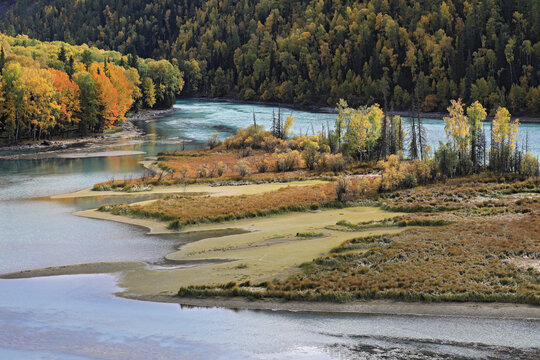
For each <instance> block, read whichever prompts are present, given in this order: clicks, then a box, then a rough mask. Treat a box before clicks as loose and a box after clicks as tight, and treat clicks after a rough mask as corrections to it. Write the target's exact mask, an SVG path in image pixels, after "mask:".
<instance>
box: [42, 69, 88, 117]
mask: <svg viewBox="0 0 540 360" xmlns="http://www.w3.org/2000/svg"><path fill="white" fill-rule="evenodd" d="M49 71H50V72H51V73H52V74H53V75H54V79H53V85H54V87H55V88H56V91H58V94H59V99H58V104H59V105H60V114H61V115H60V122H59V124H61V125H63V124H65V123H67V124H71V123H78V122H79V118H78V117H77V116H76V114H77V113H78V112H79V111H80V110H81V101H80V94H81V91H80V89H79V86H78V85H77V84H75V83H74V82H73V81H72V80H70V78H69V76H68V74H66V73H65V72H63V71H60V70H56V69H52V68H50V69H49Z"/></svg>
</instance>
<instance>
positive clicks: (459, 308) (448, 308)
mask: <svg viewBox="0 0 540 360" xmlns="http://www.w3.org/2000/svg"><path fill="white" fill-rule="evenodd" d="M341 211H343V210H338V211H337V212H338V213H339V212H341ZM74 214H75V215H78V216H84V217H89V218H96V219H101V220H107V221H115V222H121V223H125V224H130V225H134V226H140V227H143V228H146V229H148V230H149V234H160V233H161V234H167V233H168V234H170V233H176V234H180V235H181V234H182V233H184V234H185V233H197V232H204V231H207V232H211V231H218V230H217V229H224V228H244V229H247V230H251V231H250V232H249V234H251V235H250V236H249V237H250V239H249V242H250V243H251V242H252V241H253V240H254V238H253V236H256V235H255V234H257V233H260V232H261V230H262V229H261V228H260V225H259V226H256V227H255V228H252V225H251V224H253V223H258V222H259V223H260V222H269V221H270V222H272V224H274V225H275V223H274V221H275V220H276V219H278V218H281V219H282V220H283V219H284V218H285V217H287V215H284V217H281V216H279V217H277V218H266V219H265V218H261V219H258V220H257V219H248V220H240V221H234V222H230V223H225V224H204V225H195V226H190V227H189V228H188V229H185V230H184V231H181V232H179V231H171V230H169V229H167V228H166V224H164V223H163V222H160V221H157V220H155V219H136V218H130V217H126V216H119V215H112V214H109V213H101V212H97V211H96V210H86V211H81V212H77V213H74ZM327 214H329V212H327V213H325V214H324V215H325V216H324V217H326V215H327ZM285 220H286V219H285ZM298 220H299V219H296V221H298ZM334 221H335V220H334ZM272 224H268V226H274V225H272ZM258 227H259V228H258ZM253 231H254V232H253ZM294 231H296V229H295V230H294ZM294 231H292V233H294ZM267 235H271V234H267ZM232 236H241V235H232ZM347 236H348V235H347ZM264 239H265V240H264V242H268V236H264ZM314 241H317V242H319V241H320V239H319V240H314ZM340 241H341V240H340ZM204 242H207V243H210V245H211V246H210V247H209V248H212V247H216V246H217V245H218V244H220V242H221V240H220V238H215V237H206V236H205V237H204V238H201V239H199V240H195V241H194V242H188V243H186V244H184V245H182V246H181V247H180V248H177V250H176V251H175V252H172V253H169V254H167V255H165V256H164V259H165V260H169V261H172V262H179V261H191V262H195V261H199V262H200V265H198V266H195V267H191V268H184V269H168V270H158V271H156V270H153V269H152V268H151V264H147V263H145V262H140V261H124V262H99V263H85V264H77V265H67V266H66V265H64V266H55V267H48V268H44V269H34V270H23V271H18V272H13V273H10V274H2V275H0V278H3V279H17V278H18V279H20V278H34V277H47V276H61V275H77V274H117V275H119V277H118V279H117V284H118V286H119V287H121V288H122V290H121V291H119V292H117V293H114V295H115V296H119V297H123V298H127V299H132V300H139V301H151V302H164V303H176V304H179V305H180V306H188V307H206V308H212V307H221V308H227V309H233V310H252V311H278V312H300V313H314V314H325V313H326V314H328V313H330V314H353V315H392V316H393V315H396V316H399V315H402V316H405V315H406V316H439V317H445V316H448V317H484V318H505V319H521V320H526V319H532V320H534V321H540V306H536V305H529V304H519V303H478V302H463V303H462V302H436V303H425V302H400V301H393V300H368V301H353V302H346V303H337V302H309V301H283V300H278V299H267V300H255V301H252V300H249V299H247V298H242V297H233V298H225V297H210V298H190V297H178V296H177V295H176V292H177V289H178V288H179V287H180V286H183V285H189V283H191V282H194V283H199V282H200V281H203V282H205V281H206V282H207V280H208V279H205V278H204V276H203V277H202V278H199V279H194V278H196V277H197V276H201V272H204V273H206V276H208V275H209V274H210V275H211V274H214V276H217V274H221V273H222V272H229V274H227V277H230V276H231V274H232V273H231V271H233V272H236V273H237V274H238V273H241V272H242V271H243V270H238V267H237V266H236V265H237V263H238V261H241V262H242V263H249V260H248V258H246V257H245V256H239V257H235V256H231V257H229V258H228V259H229V260H228V261H227V262H217V263H215V264H211V263H210V262H211V261H212V260H219V259H221V260H223V259H224V258H223V255H226V254H227V251H235V250H234V249H233V250H224V251H225V252H224V253H223V254H221V253H220V254H216V255H215V256H213V255H211V254H200V255H197V254H190V253H189V251H188V250H187V248H189V247H191V248H192V250H198V248H197V247H201V246H203V245H202V244H203V243H204ZM278 242H281V240H279V241H278ZM248 245H249V247H251V245H250V244H248ZM277 245H278V246H280V244H279V243H278V244H277ZM332 246H333V245H332ZM203 247H204V246H203ZM206 247H208V246H206ZM329 247H331V246H329ZM193 248H194V249H193ZM321 250H322V249H321ZM220 251H221V250H220ZM230 254H233V253H229V255H230ZM233 255H234V254H233ZM313 255H314V254H313ZM310 257H311V255H310ZM251 264H253V263H250V268H251V267H252V266H253V265H251ZM279 267H281V266H279ZM216 271H218V272H216ZM287 273H288V272H287ZM197 274H198V275H197ZM282 275H283V274H282ZM218 277H219V276H218ZM212 279H214V280H215V281H218V280H222V279H217V278H214V277H212Z"/></svg>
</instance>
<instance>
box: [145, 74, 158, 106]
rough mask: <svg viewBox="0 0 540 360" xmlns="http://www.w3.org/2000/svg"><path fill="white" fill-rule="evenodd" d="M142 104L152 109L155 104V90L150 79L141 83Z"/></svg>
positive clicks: (147, 78)
mask: <svg viewBox="0 0 540 360" xmlns="http://www.w3.org/2000/svg"><path fill="white" fill-rule="evenodd" d="M142 89H143V91H142V92H143V98H144V103H145V104H146V106H148V107H149V108H152V107H153V106H154V104H155V103H156V89H155V86H154V82H153V81H152V78H150V77H146V78H145V79H144V81H143V83H142Z"/></svg>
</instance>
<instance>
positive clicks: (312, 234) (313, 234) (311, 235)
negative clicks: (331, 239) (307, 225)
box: [296, 231, 324, 238]
mask: <svg viewBox="0 0 540 360" xmlns="http://www.w3.org/2000/svg"><path fill="white" fill-rule="evenodd" d="M322 236H324V233H322V232H312V231H308V232H299V233H296V237H299V238H316V237H322Z"/></svg>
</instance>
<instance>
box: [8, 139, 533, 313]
mask: <svg viewBox="0 0 540 360" xmlns="http://www.w3.org/2000/svg"><path fill="white" fill-rule="evenodd" d="M240 136H242V132H241V131H239V132H238V134H237V135H236V139H238V137H240ZM263 137H264V136H262V137H261V138H263ZM232 140H233V141H234V140H235V139H234V138H233V139H232ZM294 140H295V138H293V139H292V141H294ZM293 144H294V143H293ZM276 146H278V145H276ZM292 146H295V145H292ZM254 148H255V150H250V151H251V152H250V153H249V154H243V155H241V154H240V153H241V152H242V150H240V152H239V150H235V149H234V148H233V149H230V147H229V146H227V145H225V146H221V147H217V148H214V149H212V150H192V151H174V152H168V153H167V152H164V153H161V154H160V155H159V157H158V158H157V159H155V160H151V161H146V162H145V163H144V164H145V166H146V167H147V168H148V169H150V170H153V171H154V172H159V175H154V176H149V175H148V176H145V177H143V178H139V179H137V178H135V179H125V178H124V180H110V181H108V182H105V183H101V184H96V186H95V187H94V189H93V190H90V189H88V190H83V191H78V192H75V193H69V194H64V195H56V196H52V197H51V199H56V200H59V199H64V200H66V199H71V200H77V199H81V198H87V197H98V198H106V199H114V198H121V197H123V198H129V197H130V196H132V195H133V196H140V194H141V193H144V194H145V195H146V196H147V197H150V198H149V199H145V200H143V201H139V202H131V203H130V204H129V205H127V204H116V205H115V204H113V205H105V206H101V207H100V208H99V209H98V210H85V211H81V212H77V213H76V215H80V216H86V217H91V218H97V219H104V220H114V221H119V222H124V223H128V224H134V225H139V226H144V227H146V228H148V229H150V234H165V233H167V234H179V235H181V236H183V237H184V238H185V239H187V241H186V243H185V244H183V245H182V246H181V247H180V248H179V249H177V251H174V252H172V253H170V254H168V255H167V256H166V257H165V260H166V263H167V269H164V268H163V267H159V266H158V267H153V266H147V265H145V264H144V263H118V264H111V263H94V264H84V265H76V266H68V267H66V266H63V267H60V268H58V267H57V268H54V267H53V268H49V269H42V270H31V271H23V272H17V273H12V274H7V275H4V276H5V277H8V278H13V277H32V276H46V275H61V274H73V273H109V272H113V271H114V272H120V274H121V277H120V280H119V284H120V285H121V286H122V287H123V288H124V291H122V292H121V295H123V296H126V297H131V298H138V299H146V300H152V299H153V300H159V301H175V302H180V303H184V304H196V303H197V302H199V303H200V304H207V305H209V304H213V305H217V304H222V305H227V304H228V305H229V306H234V307H238V306H240V307H243V308H268V307H271V308H283V309H296V310H316V309H319V310H320V311H329V310H331V309H335V310H336V311H357V312H377V313H384V312H388V313H399V312H404V313H411V312H413V313H426V314H430V313H434V312H436V311H438V312H439V313H440V314H445V313H447V314H456V313H461V314H473V313H476V314H478V311H479V309H483V310H482V311H483V312H482V314H485V315H486V316H517V317H519V316H523V317H533V318H534V317H538V308H537V307H536V306H535V305H536V304H537V301H538V300H537V299H538V289H537V288H536V285H535V280H534V279H535V278H536V277H537V276H538V275H537V272H538V261H537V260H536V258H535V256H536V255H535V254H537V252H538V251H537V248H538V245H539V244H538V241H537V237H536V235H537V234H538V229H537V226H536V225H537V224H538V222H537V221H536V219H535V216H536V215H537V213H536V211H537V208H536V204H537V199H536V194H537V181H536V180H534V179H530V180H527V181H522V180H519V179H515V180H512V181H508V182H507V183H505V184H500V181H499V179H497V178H493V177H490V176H489V175H479V176H477V177H472V178H470V177H469V178H460V179H457V180H452V181H449V182H448V183H446V184H444V185H442V184H440V183H437V182H435V183H433V184H431V183H428V182H426V183H425V184H424V185H423V186H421V187H418V188H415V187H413V188H412V189H402V190H400V189H396V190H393V191H392V192H390V195H391V196H389V194H388V193H383V194H382V196H381V194H380V188H381V181H383V180H384V179H385V178H387V177H388V175H387V174H386V172H385V171H387V170H388V168H391V167H392V166H397V169H398V170H399V169H401V167H402V166H408V165H406V163H404V164H400V163H399V161H398V163H397V165H395V164H394V165H392V164H384V163H382V164H372V165H370V167H368V168H366V167H365V165H362V166H361V167H357V168H355V167H354V165H348V168H347V173H346V174H347V176H346V177H343V176H342V177H339V175H340V174H339V172H340V171H343V170H336V169H332V168H331V166H332V165H329V164H327V165H322V164H321V165H317V168H314V169H309V168H308V167H306V164H305V162H306V161H307V159H305V158H304V159H302V158H299V159H296V160H295V159H292V160H290V159H288V158H286V157H293V156H294V155H295V153H294V152H295V151H296V152H297V153H298V151H297V150H290V151H289V152H284V153H274V152H270V153H269V152H268V151H266V150H257V147H256V146H255V147H254ZM284 154H285V155H284ZM298 154H299V153H298ZM332 156H333V155H329V158H328V159H327V160H328V161H327V162H328V163H330V162H332V161H333V162H335V161H338V160H339V158H333V157H332ZM297 160H298V161H297ZM283 161H285V162H287V161H292V162H293V163H294V162H295V161H297V163H296V164H293V165H292V167H291V168H288V169H285V170H280V169H279V166H280V163H281V162H283ZM265 162H266V163H268V164H267V165H266V166H267V167H268V168H267V169H264V171H262V170H261V169H260V168H259V167H260V166H262V165H261V164H264V163H265ZM241 163H242V164H244V165H245V167H247V168H248V169H249V170H248V171H247V172H246V173H243V174H242V173H241V172H243V170H242V168H241V166H239V165H240V164H241ZM338 165H339V164H338ZM323 166H328V168H323ZM220 167H221V170H219V168H220ZM385 169H386V170H385ZM408 170H409V171H417V172H418V171H419V170H418V169H416V168H415V169H413V168H408ZM202 171H208V174H204V175H201V172H202ZM401 171H403V170H401ZM340 181H341V182H345V185H344V186H345V188H346V189H345V190H344V191H345V195H346V196H345V197H346V198H341V199H340V198H339V196H340V195H339V191H338V188H339V186H340V184H339V183H340ZM478 183H481V184H482V185H478ZM342 186H343V185H342ZM471 188H472V190H471ZM141 189H144V191H140V190H141ZM456 194H458V195H457V197H456ZM449 197H452V198H449ZM411 200H413V201H411ZM106 202H107V201H104V203H106ZM114 202H115V203H116V202H117V201H114ZM418 204H421V205H423V206H424V208H420V209H418V206H419V205H418ZM501 208H505V209H508V210H505V211H500V209H501ZM383 209H384V210H383ZM531 224H532V226H531ZM535 224H536V225H535ZM486 226H488V227H490V228H493V231H492V232H491V233H489V234H486V236H485V237H479V236H478V235H477V231H478V230H477V229H478V228H484V227H486ZM496 226H499V228H497V227H496ZM521 228H527V231H526V232H520V236H524V238H520V239H514V238H513V236H512V234H511V231H510V232H508V230H506V229H511V230H516V229H521ZM445 233H452V234H458V236H461V237H463V238H464V239H462V240H464V241H462V242H461V243H460V242H455V241H454V239H450V238H445V237H444V234H445ZM427 234H429V235H430V236H434V238H433V239H426V238H425V237H426V235H427ZM436 236H439V237H438V238H437V237H436ZM472 238H476V239H477V240H478V239H480V240H481V241H480V243H478V241H477V242H476V243H475V244H474V246H472V247H471V242H470V239H472ZM494 238H495V239H496V241H494ZM497 239H499V240H497ZM433 241H436V242H439V244H437V245H436V247H437V250H436V252H435V253H434V249H433V245H434V244H433ZM404 246H406V247H410V248H411V251H410V252H407V251H403V247H404ZM458 249H459V251H457V250H458ZM494 253H495V254H497V253H499V255H497V256H493V254H494ZM396 256H398V258H400V259H402V261H399V262H397V263H398V266H399V267H396V268H392V266H394V265H395V264H396V260H395V259H396ZM373 258H376V261H374V259H373ZM478 258H485V260H484V261H483V262H480V263H478ZM428 260H429V261H428ZM456 264H461V265H456ZM470 268H476V270H475V271H476V272H475V273H472V272H471V271H470V270H469V269H470ZM351 269H352V271H351ZM382 269H387V270H386V272H385V271H381V270H382ZM400 271H401V272H400ZM479 273H480V274H482V276H485V277H483V278H482V279H481V281H479V280H478V274H479ZM381 274H383V275H381ZM387 274H390V276H388V275H387ZM392 274H394V275H395V276H394V277H392ZM362 281H364V282H362ZM486 283H487V284H486ZM370 286H371V288H370ZM179 288H181V290H180V291H179V290H178V289H179ZM344 289H347V290H344ZM178 294H180V295H182V296H181V297H179V296H178ZM238 295H242V296H244V297H245V298H248V299H250V300H254V299H257V298H263V299H264V300H265V301H264V302H261V301H257V302H254V301H245V300H242V301H240V300H238V299H230V297H231V296H233V297H234V296H238ZM192 296H195V297H197V298H200V297H205V299H204V300H201V299H193V298H191V297H192ZM216 296H218V297H219V300H216V299H208V298H212V297H216ZM269 299H270V300H278V302H276V301H274V302H270V303H269V302H268V300H269ZM284 299H288V300H295V301H296V302H295V303H291V302H289V303H287V304H284V303H283V302H282V301H283V300H284ZM379 299H386V300H385V301H382V302H381V301H380V300H379ZM306 300H309V301H311V302H306ZM358 300H360V301H362V302H360V303H358ZM366 300H371V301H374V300H377V302H375V303H374V302H370V303H366V302H365V301H366ZM389 300H391V301H394V302H391V301H389ZM313 301H317V303H314V302H313ZM329 301H330V302H332V303H329ZM336 301H338V302H344V301H346V302H348V303H347V304H345V305H341V304H336ZM351 301H352V302H353V303H351ZM403 301H407V302H403ZM411 301H438V302H441V301H444V303H440V304H437V305H433V304H429V305H425V304H424V305H419V304H417V303H411ZM455 301H459V302H461V304H460V305H459V306H458V305H456V304H455V303H451V302H455ZM464 301H468V302H471V304H468V305H467V304H465V305H464V304H463V303H462V302H464ZM354 302H356V303H354ZM479 302H488V303H490V304H489V305H488V304H486V303H483V304H482V305H481V306H480V305H478V303H479ZM508 302H510V303H512V302H514V303H522V304H525V305H512V304H510V305H509V304H504V305H501V303H508ZM493 303H494V304H493ZM269 304H270V305H269ZM293 304H297V305H293ZM308 304H309V305H308ZM351 304H354V305H351ZM295 306H296V307H295ZM435 309H438V310H435ZM467 309H468V310H467Z"/></svg>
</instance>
